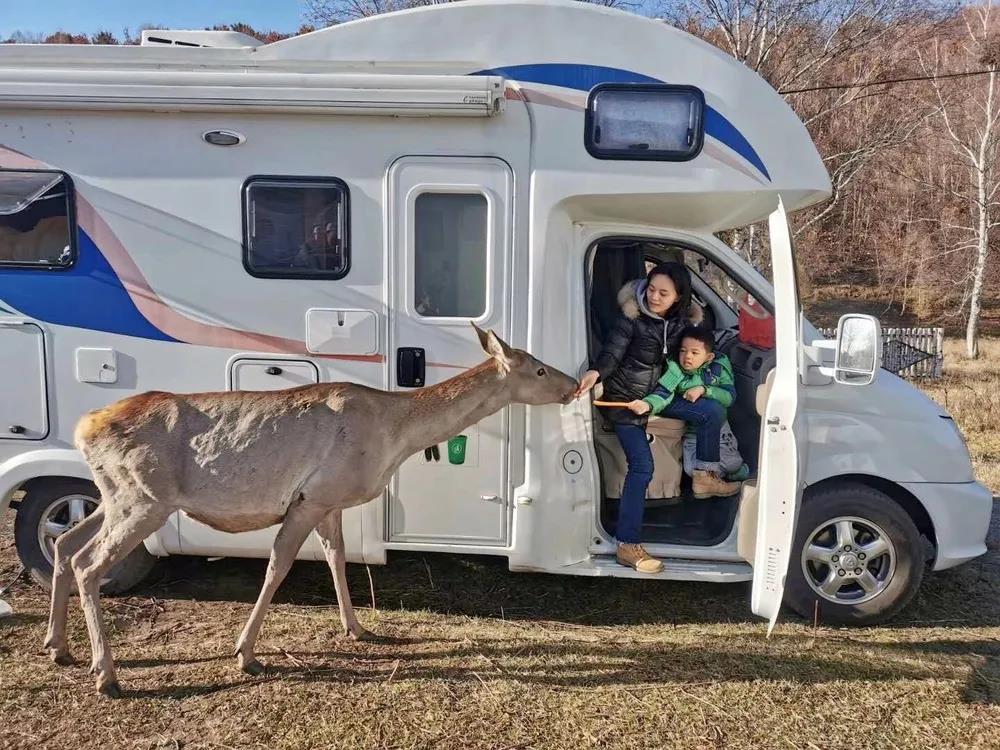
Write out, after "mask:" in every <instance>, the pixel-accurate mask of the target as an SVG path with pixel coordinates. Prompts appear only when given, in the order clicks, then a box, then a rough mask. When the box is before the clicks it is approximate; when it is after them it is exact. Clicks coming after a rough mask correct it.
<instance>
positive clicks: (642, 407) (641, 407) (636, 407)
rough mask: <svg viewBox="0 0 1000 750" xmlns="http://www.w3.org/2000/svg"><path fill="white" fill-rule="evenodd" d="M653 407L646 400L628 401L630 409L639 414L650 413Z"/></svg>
mask: <svg viewBox="0 0 1000 750" xmlns="http://www.w3.org/2000/svg"><path fill="white" fill-rule="evenodd" d="M652 408H653V407H652V406H650V405H649V404H647V403H646V402H645V401H629V402H628V410H629V411H630V412H632V413H633V414H639V415H640V416H641V415H643V414H647V413H649V410H650V409H652Z"/></svg>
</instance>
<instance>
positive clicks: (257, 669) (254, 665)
mask: <svg viewBox="0 0 1000 750" xmlns="http://www.w3.org/2000/svg"><path fill="white" fill-rule="evenodd" d="M240 669H242V670H243V671H244V672H246V673H247V674H248V675H250V676H252V677H260V676H261V675H262V674H264V665H263V664H261V663H260V662H259V661H257V660H256V659H254V660H253V661H248V662H247V663H246V664H244V665H242V666H241V667H240Z"/></svg>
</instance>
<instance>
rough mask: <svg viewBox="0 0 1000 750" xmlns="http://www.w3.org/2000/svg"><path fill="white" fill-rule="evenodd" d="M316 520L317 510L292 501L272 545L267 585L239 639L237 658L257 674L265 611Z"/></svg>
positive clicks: (243, 668) (265, 576)
mask: <svg viewBox="0 0 1000 750" xmlns="http://www.w3.org/2000/svg"><path fill="white" fill-rule="evenodd" d="M317 520H318V519H317V517H316V515H315V513H313V512H306V511H303V510H302V507H301V506H300V505H293V506H292V508H291V509H290V510H289V511H288V514H287V515H286V516H285V521H284V523H282V524H281V528H280V529H279V530H278V536H277V537H276V538H275V540H274V546H273V547H272V548H271V559H270V560H269V561H268V563H267V573H266V574H265V575H264V585H263V586H262V587H261V589H260V594H259V595H258V597H257V603H256V604H255V605H254V607H253V612H251V613H250V619H248V620H247V624H246V625H244V626H243V632H242V633H240V637H239V638H238V639H237V641H236V658H237V659H238V661H239V665H240V669H242V670H243V671H244V672H246V673H248V674H253V675H257V674H261V673H262V672H263V671H264V667H263V665H262V664H261V663H260V662H259V661H257V657H256V655H255V654H254V647H255V646H256V644H257V635H258V634H259V633H260V627H261V625H263V623H264V615H265V614H266V613H267V608H268V606H270V604H271V598H272V597H273V596H274V592H275V591H277V590H278V587H279V586H280V585H281V582H282V581H283V580H285V576H286V575H288V571H289V569H290V568H291V567H292V563H293V562H295V555H296V554H297V553H298V551H299V548H300V547H301V546H302V543H303V542H304V541H305V540H306V537H307V536H309V532H310V531H312V530H313V528H315V526H316V521H317Z"/></svg>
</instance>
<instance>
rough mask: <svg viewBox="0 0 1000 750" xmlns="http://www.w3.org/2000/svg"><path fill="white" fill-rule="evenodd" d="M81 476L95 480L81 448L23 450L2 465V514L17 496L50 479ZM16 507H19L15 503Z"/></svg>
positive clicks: (0, 492)
mask: <svg viewBox="0 0 1000 750" xmlns="http://www.w3.org/2000/svg"><path fill="white" fill-rule="evenodd" d="M66 479H82V480H84V481H87V482H93V481H94V478H93V475H91V473H90V468H89V467H88V466H87V463H86V461H84V460H83V456H81V455H80V453H79V452H78V451H75V450H71V449H62V448H50V449H45V450H39V451H31V452H29V453H22V454H20V455H19V456H15V457H14V458H11V459H9V460H7V461H5V462H3V464H0V516H2V515H3V514H4V513H5V512H6V511H7V509H8V508H9V507H10V505H11V503H12V502H13V501H14V499H15V498H14V496H15V495H16V494H17V493H18V492H20V491H23V490H30V489H31V488H32V487H38V486H40V485H41V484H44V483H45V482H49V481H57V480H66ZM15 509H16V506H15Z"/></svg>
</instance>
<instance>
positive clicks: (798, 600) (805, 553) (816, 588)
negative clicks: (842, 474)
mask: <svg viewBox="0 0 1000 750" xmlns="http://www.w3.org/2000/svg"><path fill="white" fill-rule="evenodd" d="M923 551H924V547H923V543H922V541H921V536H920V532H919V531H918V530H917V527H916V525H915V524H914V523H913V519H912V518H910V516H909V514H908V513H907V512H906V511H905V510H903V509H902V508H901V507H900V506H899V505H898V504H897V503H896V501H894V500H893V499H892V498H891V497H889V496H888V495H886V494H885V493H883V492H879V491H878V490H875V489H872V488H871V487H866V486H864V485H858V484H846V483H845V484H838V485H831V486H829V487H826V488H823V489H821V490H819V491H818V492H817V493H815V494H814V495H812V496H810V497H809V498H808V499H807V500H806V501H805V502H804V503H803V504H802V510H801V512H800V515H799V521H798V524H797V525H796V533H795V546H794V547H793V549H792V557H791V562H790V564H789V566H788V567H789V570H788V576H787V579H786V582H785V604H787V605H788V606H789V607H791V608H792V609H793V610H795V611H796V612H797V613H798V614H800V615H802V617H805V618H806V619H808V620H812V619H813V618H814V617H818V619H819V621H820V622H823V623H828V624H839V625H873V624H876V623H879V622H884V621H886V620H888V619H890V618H892V617H894V616H895V615H896V614H898V613H899V612H900V611H901V610H902V609H903V608H904V607H906V605H907V604H909V603H910V601H911V600H912V599H913V597H914V595H915V594H916V593H917V589H918V588H919V587H920V581H921V580H922V579H923V576H924V556H923Z"/></svg>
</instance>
